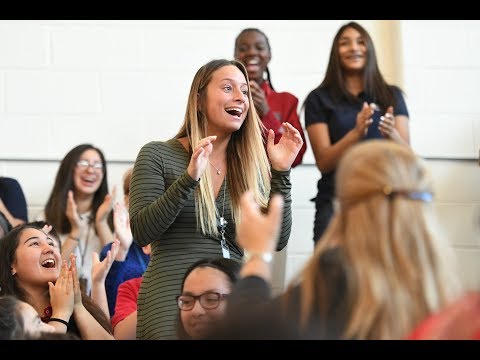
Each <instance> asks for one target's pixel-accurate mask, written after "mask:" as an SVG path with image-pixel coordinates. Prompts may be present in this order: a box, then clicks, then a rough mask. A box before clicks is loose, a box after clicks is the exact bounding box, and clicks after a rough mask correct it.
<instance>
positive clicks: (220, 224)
mask: <svg viewBox="0 0 480 360" xmlns="http://www.w3.org/2000/svg"><path fill="white" fill-rule="evenodd" d="M212 166H213V165H212ZM217 174H218V172H217ZM224 181H225V180H224ZM226 188H227V183H226V182H225V183H224V184H223V205H222V216H220V218H219V219H218V227H219V228H220V235H221V236H222V240H220V244H221V245H222V254H223V257H224V258H227V259H230V249H229V248H228V244H227V240H226V239H225V228H226V227H227V224H228V222H227V220H225V218H224V217H223V216H224V215H225V191H226V190H227V189H226Z"/></svg>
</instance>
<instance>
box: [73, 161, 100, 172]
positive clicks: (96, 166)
mask: <svg viewBox="0 0 480 360" xmlns="http://www.w3.org/2000/svg"><path fill="white" fill-rule="evenodd" d="M77 167H78V168H79V169H82V170H87V169H88V168H89V167H91V168H92V169H93V170H102V169H103V164H102V163H101V162H94V163H93V164H90V163H89V162H88V160H78V161H77Z"/></svg>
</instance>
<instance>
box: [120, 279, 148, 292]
mask: <svg viewBox="0 0 480 360" xmlns="http://www.w3.org/2000/svg"><path fill="white" fill-rule="evenodd" d="M142 279H143V277H142V276H140V277H136V278H132V279H128V280H125V281H124V282H122V283H121V284H120V285H119V287H118V289H119V290H120V288H122V289H127V288H133V289H138V288H139V287H140V285H141V283H142Z"/></svg>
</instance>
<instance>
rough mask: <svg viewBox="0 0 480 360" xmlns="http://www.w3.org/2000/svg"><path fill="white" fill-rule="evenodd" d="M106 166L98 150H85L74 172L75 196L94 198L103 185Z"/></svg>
mask: <svg viewBox="0 0 480 360" xmlns="http://www.w3.org/2000/svg"><path fill="white" fill-rule="evenodd" d="M87 163H88V165H87ZM100 164H101V167H100ZM104 166H105V164H103V163H102V158H101V157H100V154H99V153H98V152H97V151H96V150H94V149H88V150H85V151H84V152H83V153H82V155H80V158H79V159H78V161H77V165H76V166H75V168H74V170H73V184H74V186H75V194H77V195H92V196H93V195H94V194H95V192H96V191H97V190H98V188H99V187H100V185H101V183H102V180H103V172H104Z"/></svg>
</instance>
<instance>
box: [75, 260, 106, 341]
mask: <svg viewBox="0 0 480 360" xmlns="http://www.w3.org/2000/svg"><path fill="white" fill-rule="evenodd" d="M70 270H71V271H72V275H73V289H74V294H75V295H74V298H75V299H74V305H73V318H74V319H75V323H76V325H77V328H78V331H79V332H80V335H81V338H82V340H115V338H114V337H113V335H111V334H110V333H109V332H108V331H107V330H105V329H104V328H103V326H102V325H100V323H99V322H98V321H97V320H96V319H95V318H94V317H93V315H92V314H90V313H89V312H88V310H87V309H86V308H85V306H83V302H82V294H81V290H80V282H79V279H78V272H77V266H76V258H75V256H74V255H73V254H72V255H71V256H70Z"/></svg>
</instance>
